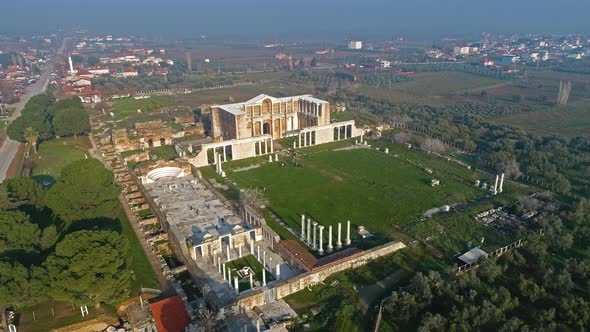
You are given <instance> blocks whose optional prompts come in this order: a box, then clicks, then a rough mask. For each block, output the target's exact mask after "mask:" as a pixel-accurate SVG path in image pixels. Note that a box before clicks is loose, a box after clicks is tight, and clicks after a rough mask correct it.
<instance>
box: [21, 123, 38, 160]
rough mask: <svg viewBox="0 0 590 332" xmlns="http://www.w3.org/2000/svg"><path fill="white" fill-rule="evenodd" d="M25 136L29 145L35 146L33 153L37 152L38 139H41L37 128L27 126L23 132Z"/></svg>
mask: <svg viewBox="0 0 590 332" xmlns="http://www.w3.org/2000/svg"><path fill="white" fill-rule="evenodd" d="M23 137H24V138H25V140H26V141H27V143H28V144H29V145H31V147H32V148H33V153H34V154H37V141H38V140H39V133H38V132H37V130H35V128H32V127H27V128H25V131H24V133H23Z"/></svg>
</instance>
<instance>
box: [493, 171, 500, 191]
mask: <svg viewBox="0 0 590 332" xmlns="http://www.w3.org/2000/svg"><path fill="white" fill-rule="evenodd" d="M498 179H499V177H498V175H496V183H495V184H494V195H496V194H498Z"/></svg>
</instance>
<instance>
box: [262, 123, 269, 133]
mask: <svg viewBox="0 0 590 332" xmlns="http://www.w3.org/2000/svg"><path fill="white" fill-rule="evenodd" d="M266 134H270V124H269V123H264V124H263V125H262V135H266Z"/></svg>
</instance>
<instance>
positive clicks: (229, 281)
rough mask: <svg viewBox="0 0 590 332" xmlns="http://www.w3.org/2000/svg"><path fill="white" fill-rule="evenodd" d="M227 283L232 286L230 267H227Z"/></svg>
mask: <svg viewBox="0 0 590 332" xmlns="http://www.w3.org/2000/svg"><path fill="white" fill-rule="evenodd" d="M227 283H228V284H229V286H230V287H231V270H230V268H229V267H228V268H227Z"/></svg>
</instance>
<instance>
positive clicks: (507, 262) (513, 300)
mask: <svg viewBox="0 0 590 332" xmlns="http://www.w3.org/2000/svg"><path fill="white" fill-rule="evenodd" d="M589 221H590V204H589V202H588V201H587V200H581V201H579V202H578V203H577V204H576V205H575V206H574V207H573V208H571V210H564V211H561V212H557V213H556V214H552V215H547V216H545V217H544V218H543V219H542V220H541V221H540V225H541V227H543V229H544V234H545V235H544V236H543V235H536V236H533V237H532V238H530V239H529V240H528V241H527V243H526V244H525V246H524V248H522V249H518V250H514V251H511V252H509V253H507V254H505V255H504V256H501V257H499V258H490V259H487V260H485V261H484V262H483V263H482V264H481V266H480V267H479V268H478V269H476V270H472V271H470V272H468V273H466V274H464V275H459V276H457V275H455V274H454V272H453V271H450V270H449V271H445V272H443V273H439V272H430V273H428V274H427V275H424V274H421V273H418V274H416V276H415V277H414V278H413V280H412V282H411V284H410V286H409V287H407V289H406V291H395V292H393V293H392V296H391V299H390V300H389V301H388V302H387V304H386V305H385V307H384V309H385V310H384V312H385V314H384V319H383V323H382V324H381V331H394V330H418V331H450V330H452V331H585V330H587V329H588V328H589V327H590V250H589V249H588V243H590V223H589Z"/></svg>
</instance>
